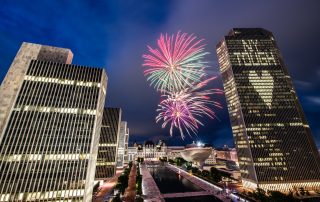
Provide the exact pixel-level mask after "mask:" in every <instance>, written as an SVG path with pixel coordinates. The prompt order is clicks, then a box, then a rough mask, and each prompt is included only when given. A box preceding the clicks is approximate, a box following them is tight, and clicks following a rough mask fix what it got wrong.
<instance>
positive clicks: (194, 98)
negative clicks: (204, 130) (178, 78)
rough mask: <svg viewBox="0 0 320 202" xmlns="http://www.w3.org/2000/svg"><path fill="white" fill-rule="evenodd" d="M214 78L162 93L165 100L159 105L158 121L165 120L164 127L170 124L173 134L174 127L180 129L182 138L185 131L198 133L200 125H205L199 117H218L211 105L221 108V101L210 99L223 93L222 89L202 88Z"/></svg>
mask: <svg viewBox="0 0 320 202" xmlns="http://www.w3.org/2000/svg"><path fill="white" fill-rule="evenodd" d="M213 79H215V77H213V78H210V79H208V80H205V81H203V82H200V83H198V84H197V85H194V86H193V87H191V88H186V89H184V90H182V91H180V92H177V93H170V92H166V94H164V95H162V97H163V98H164V100H163V101H161V102H160V104H159V105H158V107H159V108H158V109H157V111H158V112H159V114H158V116H157V117H156V122H157V123H158V122H160V121H163V123H162V128H165V127H166V126H167V125H170V135H171V136H172V133H173V129H174V128H177V129H178V130H179V131H180V135H181V137H182V139H184V137H185V135H184V134H185V133H187V134H188V135H190V136H191V134H192V133H193V134H197V130H198V128H199V125H203V124H202V123H201V121H200V120H199V118H201V117H203V116H208V117H210V118H212V119H213V118H216V115H215V112H214V111H213V110H212V109H211V108H210V106H214V107H217V108H221V104H220V103H219V102H216V101H212V100H210V96H211V95H213V94H222V93H223V92H222V91H221V90H220V89H209V90H201V88H203V87H204V86H206V85H207V83H208V82H209V81H211V80H213Z"/></svg>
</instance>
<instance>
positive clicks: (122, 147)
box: [117, 121, 129, 167]
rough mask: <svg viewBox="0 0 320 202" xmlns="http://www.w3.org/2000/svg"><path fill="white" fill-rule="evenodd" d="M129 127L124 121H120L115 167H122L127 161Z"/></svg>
mask: <svg viewBox="0 0 320 202" xmlns="http://www.w3.org/2000/svg"><path fill="white" fill-rule="evenodd" d="M128 141H129V128H128V126H127V122H126V121H121V123H120V136H119V143H118V161H117V167H123V166H124V164H125V163H127V162H128Z"/></svg>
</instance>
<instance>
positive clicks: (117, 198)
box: [112, 194, 122, 202]
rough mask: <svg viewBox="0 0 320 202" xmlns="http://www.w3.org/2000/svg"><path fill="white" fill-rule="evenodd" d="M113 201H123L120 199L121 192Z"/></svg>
mask: <svg viewBox="0 0 320 202" xmlns="http://www.w3.org/2000/svg"><path fill="white" fill-rule="evenodd" d="M112 202H122V200H121V199H120V194H117V195H116V197H114V198H113V199H112Z"/></svg>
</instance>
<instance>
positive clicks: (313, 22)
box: [0, 0, 320, 147]
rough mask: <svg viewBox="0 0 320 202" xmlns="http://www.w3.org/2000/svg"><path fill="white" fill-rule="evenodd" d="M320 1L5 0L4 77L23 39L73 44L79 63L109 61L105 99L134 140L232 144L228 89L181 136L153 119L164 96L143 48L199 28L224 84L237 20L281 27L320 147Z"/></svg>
mask: <svg viewBox="0 0 320 202" xmlns="http://www.w3.org/2000/svg"><path fill="white" fill-rule="evenodd" d="M319 9H320V3H319V2H318V1H308V2H302V1H281V2H279V1H275V0H272V1H268V2H261V3H256V2H252V1H242V2H222V3H217V2H214V1H210V0H200V1H188V0H187V1H152V2H150V1H144V2H143V3H141V1H130V2H129V1H94V2H93V1H79V2H78V1H77V2H74V1H40V0H38V1H34V3H32V4H30V2H29V1H19V4H16V3H14V2H12V1H3V2H2V6H1V8H0V31H1V32H0V44H1V46H0V55H1V57H0V80H1V81H2V80H3V78H4V76H5V75H6V73H7V70H8V69H9V67H10V64H11V62H12V60H13V58H14V57H15V55H16V53H17V51H18V49H19V47H20V45H21V43H22V42H23V41H26V42H31V43H38V44H43V45H50V46H57V47H63V48H69V49H71V51H72V52H73V54H74V60H73V64H78V65H86V66H97V67H105V68H106V70H107V74H108V78H109V82H108V89H107V101H106V103H107V106H108V107H120V108H122V110H123V117H124V118H123V119H124V121H127V122H128V126H129V128H130V139H129V140H130V142H131V143H133V142H134V141H137V142H141V143H142V142H144V141H145V140H153V141H157V140H159V139H164V140H165V141H166V142H167V143H168V145H185V144H189V143H191V142H192V141H193V140H195V141H196V140H201V141H202V142H207V143H210V144H212V145H214V146H216V147H221V146H223V145H224V144H226V145H229V146H234V143H233V139H232V132H231V127H230V122H229V115H228V111H227V108H226V101H225V98H224V95H222V96H219V97H214V98H215V99H218V100H219V101H220V102H221V103H222V105H223V107H224V108H223V109H222V110H216V112H217V116H218V117H219V119H220V121H219V120H211V119H208V118H205V119H203V120H202V121H203V122H204V124H205V126H203V127H200V129H199V132H198V137H196V136H195V137H194V138H193V139H191V138H189V137H186V139H185V140H184V141H183V140H181V138H180V135H179V133H178V132H177V131H175V132H174V134H173V137H170V136H169V129H168V128H166V129H161V125H160V124H156V123H155V116H156V111H155V110H156V107H157V104H158V102H159V100H160V97H159V95H158V93H156V92H155V91H154V89H153V88H152V87H150V86H149V83H148V82H147V81H146V78H145V77H144V76H143V68H142V63H143V59H142V54H143V53H146V52H147V47H146V46H147V45H151V46H155V42H156V39H157V38H158V37H159V36H160V33H169V34H174V33H176V32H178V31H179V30H181V31H182V32H188V33H194V34H195V35H197V36H198V37H200V38H204V39H205V42H206V44H207V46H206V51H209V52H210V53H211V54H210V55H209V56H208V57H207V60H209V62H210V65H211V69H210V73H211V75H216V76H218V78H217V80H215V81H214V82H212V84H210V86H211V87H219V88H221V89H223V86H222V81H221V77H220V72H219V68H218V63H217V56H216V51H215V47H216V44H217V43H218V42H219V41H220V40H221V39H222V38H223V36H225V35H227V34H228V32H229V31H230V30H231V29H232V28H234V27H261V28H265V29H267V30H269V31H271V32H272V33H273V34H274V35H275V40H276V41H277V43H278V46H279V48H280V51H281V54H282V56H283V58H284V62H285V64H286V67H287V69H288V71H289V74H290V76H291V78H292V80H293V83H294V87H295V89H296V91H297V94H298V98H299V100H300V102H301V104H302V107H303V110H304V112H305V115H306V118H307V120H308V122H309V125H310V127H311V130H312V132H313V137H314V139H315V142H316V144H317V146H318V147H320V125H319V118H318V117H319V115H320V92H319V89H320V80H319V77H320V63H319V61H318V52H319V51H318V47H320V39H319V35H320V27H319V26H318V25H319V24H320V17H319V14H318V11H319Z"/></svg>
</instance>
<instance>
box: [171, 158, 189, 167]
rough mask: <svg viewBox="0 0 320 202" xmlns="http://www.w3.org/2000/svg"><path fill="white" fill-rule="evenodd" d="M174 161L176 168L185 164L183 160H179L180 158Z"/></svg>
mask: <svg viewBox="0 0 320 202" xmlns="http://www.w3.org/2000/svg"><path fill="white" fill-rule="evenodd" d="M174 161H175V164H176V165H177V166H181V165H182V164H183V163H185V162H187V161H186V160H184V159H183V158H181V157H177V158H175V160H174Z"/></svg>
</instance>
